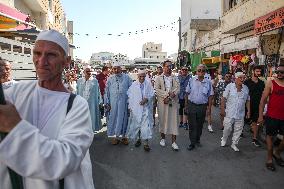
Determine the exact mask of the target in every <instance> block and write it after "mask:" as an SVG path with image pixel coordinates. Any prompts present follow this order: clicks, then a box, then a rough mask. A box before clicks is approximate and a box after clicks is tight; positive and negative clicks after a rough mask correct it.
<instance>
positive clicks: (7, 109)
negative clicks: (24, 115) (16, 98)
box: [0, 101, 22, 133]
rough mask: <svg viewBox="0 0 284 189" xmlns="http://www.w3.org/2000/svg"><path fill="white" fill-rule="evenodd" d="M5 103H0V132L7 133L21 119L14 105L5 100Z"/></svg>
mask: <svg viewBox="0 0 284 189" xmlns="http://www.w3.org/2000/svg"><path fill="white" fill-rule="evenodd" d="M6 103H7V104H6V105H0V123H1V124H0V132H3V133H9V132H10V131H11V130H12V129H13V128H14V127H16V125H17V124H18V123H19V122H20V121H21V120H22V119H21V117H20V114H19V113H18V111H17V109H16V107H15V106H14V105H13V104H11V103H10V102H7V101H6Z"/></svg>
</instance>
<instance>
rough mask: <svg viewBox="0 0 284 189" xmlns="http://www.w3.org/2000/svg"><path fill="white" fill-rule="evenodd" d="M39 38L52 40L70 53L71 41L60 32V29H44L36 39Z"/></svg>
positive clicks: (66, 52)
mask: <svg viewBox="0 0 284 189" xmlns="http://www.w3.org/2000/svg"><path fill="white" fill-rule="evenodd" d="M39 40H44V41H51V42H53V43H56V44H57V45H59V46H60V47H61V48H62V49H63V50H64V52H65V54H66V55H68V52H69V42H68V40H67V38H66V37H65V36H64V35H62V34H61V33H59V32H58V31H56V30H44V31H42V32H40V33H39V34H38V36H37V38H36V41H39Z"/></svg>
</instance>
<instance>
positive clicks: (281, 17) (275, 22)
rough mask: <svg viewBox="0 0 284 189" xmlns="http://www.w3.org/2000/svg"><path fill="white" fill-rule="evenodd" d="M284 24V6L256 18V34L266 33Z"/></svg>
mask: <svg viewBox="0 0 284 189" xmlns="http://www.w3.org/2000/svg"><path fill="white" fill-rule="evenodd" d="M282 26H284V7H282V8H280V9H278V10H276V11H274V12H272V13H269V14H267V15H265V16H262V17H260V18H258V19H256V20H255V24H254V31H255V34H261V33H265V32H268V31H271V30H275V29H277V28H280V27H282Z"/></svg>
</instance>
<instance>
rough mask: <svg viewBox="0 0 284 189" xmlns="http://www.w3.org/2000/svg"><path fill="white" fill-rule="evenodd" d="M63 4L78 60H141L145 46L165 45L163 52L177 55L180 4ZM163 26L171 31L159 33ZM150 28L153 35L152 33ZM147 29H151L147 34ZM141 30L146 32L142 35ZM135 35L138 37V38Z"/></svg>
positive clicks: (120, 0) (92, 0)
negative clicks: (108, 55)
mask: <svg viewBox="0 0 284 189" xmlns="http://www.w3.org/2000/svg"><path fill="white" fill-rule="evenodd" d="M61 2H62V6H63V8H64V11H65V13H66V17H67V19H68V20H72V21H74V24H73V28H74V43H73V44H74V45H75V46H76V47H78V48H76V49H74V57H76V58H80V59H83V60H84V61H88V60H89V59H90V57H91V55H92V53H97V52H112V53H115V54H117V53H122V54H127V56H128V57H129V58H130V59H134V58H136V57H141V56H142V46H143V44H144V43H146V42H155V43H162V45H163V51H164V52H167V53H168V55H170V54H173V53H177V51H178V22H177V20H178V18H179V17H180V15H181V13H180V12H181V7H180V0H61ZM173 22H176V23H175V24H172V23H173ZM164 25H166V26H169V27H163V28H162V29H159V28H160V26H164ZM156 27H158V29H156ZM172 27H174V28H173V29H172ZM151 28H153V31H150V29H151ZM146 29H149V30H148V31H149V32H148V33H147V32H145V31H147V30H146ZM171 29H172V30H171ZM141 30H144V31H143V33H141ZM174 30H175V31H174ZM136 31H138V34H135V32H136ZM129 32H132V34H131V35H129ZM121 33H123V34H122V35H121V36H120V37H119V36H118V35H119V34H121ZM86 34H88V35H86ZM108 34H112V35H108ZM96 37H97V38H96Z"/></svg>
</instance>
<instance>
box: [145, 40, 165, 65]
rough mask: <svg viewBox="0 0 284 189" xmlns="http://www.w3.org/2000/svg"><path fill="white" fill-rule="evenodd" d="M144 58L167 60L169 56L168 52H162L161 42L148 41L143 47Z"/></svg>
mask: <svg viewBox="0 0 284 189" xmlns="http://www.w3.org/2000/svg"><path fill="white" fill-rule="evenodd" d="M142 58H152V59H158V60H161V61H162V60H165V59H166V58H167V53H166V52H162V44H161V43H158V44H156V43H153V42H148V43H145V44H144V45H143V47H142Z"/></svg>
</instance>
